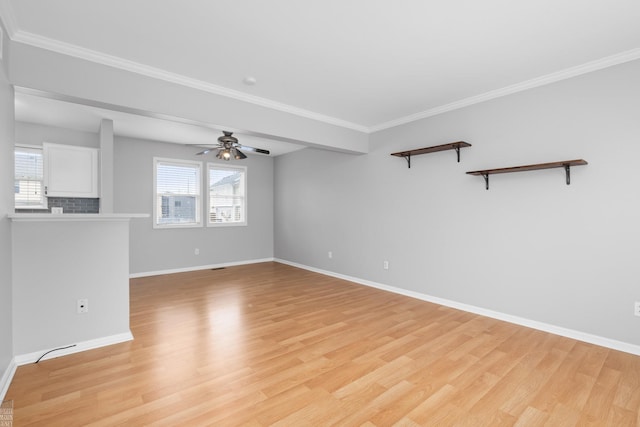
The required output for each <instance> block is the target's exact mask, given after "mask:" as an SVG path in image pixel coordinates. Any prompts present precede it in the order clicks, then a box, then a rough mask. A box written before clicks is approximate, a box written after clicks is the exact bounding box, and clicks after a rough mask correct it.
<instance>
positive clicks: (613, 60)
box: [369, 48, 640, 133]
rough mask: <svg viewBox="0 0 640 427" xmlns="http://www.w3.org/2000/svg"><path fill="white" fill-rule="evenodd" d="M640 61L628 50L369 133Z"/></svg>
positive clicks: (639, 51) (635, 51)
mask: <svg viewBox="0 0 640 427" xmlns="http://www.w3.org/2000/svg"><path fill="white" fill-rule="evenodd" d="M637 59H640V48H637V49H632V50H628V51H626V52H622V53H619V54H616V55H611V56H607V57H605V58H601V59H598V60H595V61H591V62H587V63H585V64H582V65H578V66H575V67H570V68H566V69H564V70H561V71H558V72H555V73H551V74H547V75H545V76H541V77H536V78H535V79H531V80H527V81H524V82H521V83H516V84H513V85H511V86H506V87H504V88H501V89H496V90H492V91H490V92H486V93H483V94H480V95H476V96H471V97H469V98H464V99H461V100H459V101H455V102H451V103H449V104H445V105H441V106H439V107H435V108H431V109H429V110H426V111H422V112H420V113H415V114H411V115H409V116H405V117H401V118H398V119H395V120H391V121H388V122H384V123H380V124H377V125H374V126H371V127H370V128H369V132H370V133H373V132H378V131H381V130H385V129H389V128H392V127H395V126H400V125H404V124H407V123H411V122H415V121H417V120H421V119H426V118H428V117H433V116H437V115H438V114H442V113H446V112H449V111H453V110H458V109H460V108H464V107H468V106H470V105H474V104H479V103H481V102H485V101H489V100H492V99H495V98H500V97H502V96H507V95H511V94H514V93H517V92H522V91H525V90H528V89H533V88H536V87H539V86H544V85H548V84H551V83H555V82H558V81H561V80H566V79H570V78H572V77H577V76H579V75H582V74H586V73H590V72H592V71H598V70H602V69H604V68H608V67H612V66H614V65H619V64H624V63H625V62H630V61H635V60H637Z"/></svg>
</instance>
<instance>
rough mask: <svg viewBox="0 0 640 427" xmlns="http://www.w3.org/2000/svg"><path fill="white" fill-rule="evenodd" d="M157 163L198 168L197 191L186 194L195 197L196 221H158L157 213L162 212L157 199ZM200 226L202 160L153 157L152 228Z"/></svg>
mask: <svg viewBox="0 0 640 427" xmlns="http://www.w3.org/2000/svg"><path fill="white" fill-rule="evenodd" d="M159 164H167V165H174V166H180V167H194V168H197V169H198V174H199V179H198V181H197V183H198V189H197V192H196V193H194V194H186V193H185V195H188V196H195V198H196V207H195V213H196V221H195V222H188V223H170V224H163V223H159V222H158V214H159V212H162V206H160V205H159V202H158V200H159V199H160V198H159V197H158V196H159V194H158V165H159ZM195 227H202V162H197V161H193V160H182V159H169V158H164V157H154V158H153V228H158V229H163V228H195Z"/></svg>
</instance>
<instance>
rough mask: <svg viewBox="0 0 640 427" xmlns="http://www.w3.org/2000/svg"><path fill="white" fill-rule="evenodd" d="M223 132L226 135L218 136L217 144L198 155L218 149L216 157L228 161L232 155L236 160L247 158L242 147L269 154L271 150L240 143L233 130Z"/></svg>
mask: <svg viewBox="0 0 640 427" xmlns="http://www.w3.org/2000/svg"><path fill="white" fill-rule="evenodd" d="M222 133H224V135H223V136H221V137H220V138H218V145H216V146H215V147H211V148H207V149H206V150H203V151H201V152H199V153H196V155H199V156H200V155H203V154H207V153H209V152H211V151H212V150H218V154H216V157H217V158H218V159H220V160H227V161H228V160H231V158H232V157H233V158H234V159H236V160H242V159H246V158H247V156H246V155H245V154H244V153H243V152H242V151H240V148H242V149H243V150H246V151H253V152H256V153H261V154H269V150H263V149H262V148H254V147H248V146H246V145H240V144H239V143H238V138H236V137H234V136H232V135H233V132H228V131H226V130H225V131H222Z"/></svg>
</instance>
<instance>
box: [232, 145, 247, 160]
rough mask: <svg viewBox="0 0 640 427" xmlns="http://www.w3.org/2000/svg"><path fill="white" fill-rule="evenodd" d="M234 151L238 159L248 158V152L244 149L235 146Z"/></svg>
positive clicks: (235, 157) (234, 156)
mask: <svg viewBox="0 0 640 427" xmlns="http://www.w3.org/2000/svg"><path fill="white" fill-rule="evenodd" d="M233 152H234V155H233V158H234V159H236V160H242V159H246V158H247V156H246V154H244V153H243V152H242V151H240V150H238V149H237V148H234V149H233Z"/></svg>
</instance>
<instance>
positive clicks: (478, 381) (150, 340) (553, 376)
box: [6, 262, 640, 427]
mask: <svg viewBox="0 0 640 427" xmlns="http://www.w3.org/2000/svg"><path fill="white" fill-rule="evenodd" d="M130 293H131V330H132V332H133V335H134V337H135V340H134V341H132V342H127V343H122V344H117V345H113V346H108V347H104V348H99V349H95V350H90V351H86V352H83V353H78V354H73V355H68V356H64V357H60V358H55V359H50V360H43V361H42V362H40V363H38V364H37V365H35V364H34V365H27V366H21V367H19V368H18V370H17V372H16V374H15V377H14V379H13V381H12V384H11V386H10V387H9V391H8V393H7V397H6V399H8V400H13V406H14V425H16V426H43V425H44V426H65V427H67V426H89V425H90V426H96V427H97V426H113V425H123V426H137V425H154V426H175V425H180V426H192V425H193V426H201V425H216V426H236V425H243V426H254V427H259V426H270V425H283V426H304V425H312V426H324V425H339V426H367V427H373V426H378V427H380V426H392V425H397V426H421V425H444V426H473V427H477V426H492V427H493V426H503V425H504V426H514V425H523V426H537V425H540V426H542V425H545V426H554V427H555V426H576V425H597V426H616V427H617V426H627V425H628V426H634V425H638V424H639V423H640V357H638V356H634V355H631V354H627V353H622V352H618V351H614V350H610V349H606V348H602V347H598V346H595V345H591V344H586V343H582V342H578V341H575V340H571V339H568V338H563V337H558V336H555V335H552V334H548V333H545V332H541V331H536V330H532V329H528V328H525V327H521V326H517V325H513V324H509V323H505V322H501V321H498V320H495V319H489V318H486V317H482V316H478V315H475V314H471V313H465V312H462V311H458V310H454V309H451V308H447V307H442V306H438V305H436V304H432V303H428V302H424V301H420V300H417V299H413V298H409V297H404V296H401V295H396V294H391V293H388V292H384V291H382V290H378V289H373V288H369V287H365V286H360V285H356V284H354V283H350V282H347V281H344V280H340V279H336V278H332V277H328V276H324V275H321V274H317V273H312V272H309V271H305V270H301V269H297V268H294V267H291V266H286V265H283V264H278V263H274V262H268V263H261V264H253V265H246V266H238V267H229V268H225V269H221V270H202V271H195V272H188V273H179V274H168V275H161V276H155V277H146V278H139V279H132V280H131V292H130Z"/></svg>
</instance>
